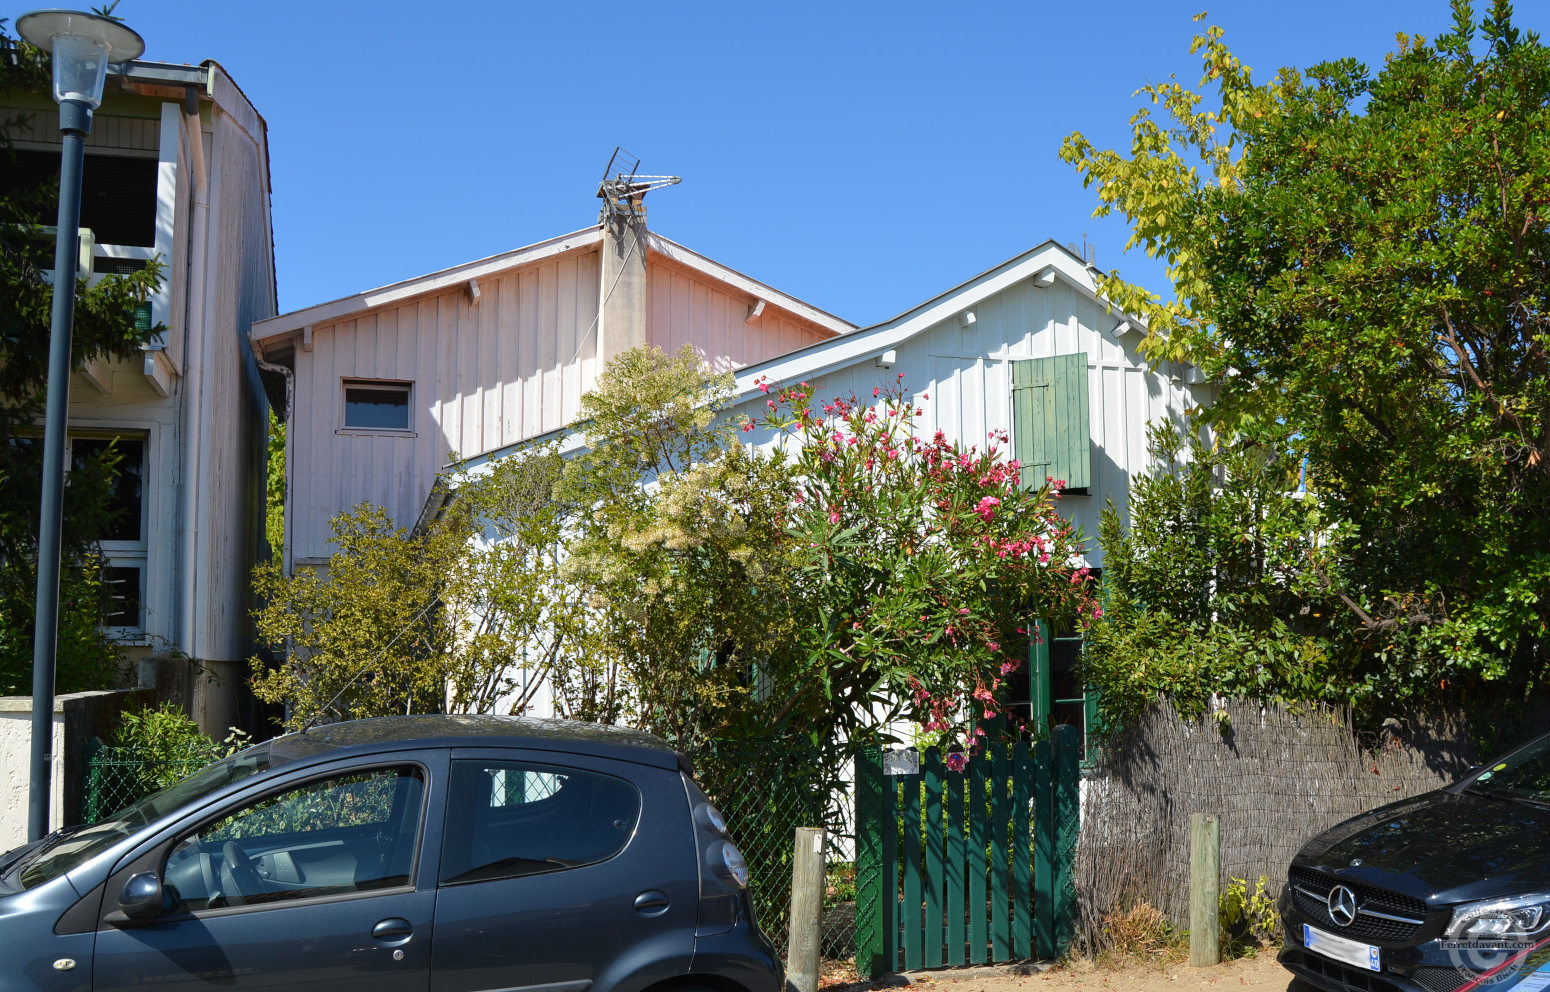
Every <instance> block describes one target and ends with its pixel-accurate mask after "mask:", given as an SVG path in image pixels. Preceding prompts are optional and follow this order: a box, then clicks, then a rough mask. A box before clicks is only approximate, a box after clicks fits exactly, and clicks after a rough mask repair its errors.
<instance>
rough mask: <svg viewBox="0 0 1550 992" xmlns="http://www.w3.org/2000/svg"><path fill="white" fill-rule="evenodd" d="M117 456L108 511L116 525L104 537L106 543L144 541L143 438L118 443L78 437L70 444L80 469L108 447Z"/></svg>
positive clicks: (118, 439) (110, 440)
mask: <svg viewBox="0 0 1550 992" xmlns="http://www.w3.org/2000/svg"><path fill="white" fill-rule="evenodd" d="M110 446H111V447H112V448H113V450H114V451H116V452H117V453H118V481H117V482H116V483H115V484H114V487H113V494H112V495H111V496H110V497H109V503H108V505H109V509H111V510H113V511H114V517H113V522H112V523H111V524H109V525H108V529H107V530H106V531H105V532H104V533H103V535H102V540H104V541H141V540H144V536H143V534H142V526H143V524H142V520H141V514H142V503H143V501H144V498H145V495H144V494H145V485H144V483H145V480H144V476H145V441H144V440H143V439H140V438H130V437H121V438H117V439H116V440H115V439H110V438H95V437H78V438H74V439H72V440H71V442H70V452H71V456H72V458H71V460H72V462H73V463H74V464H75V465H78V466H79V465H81V464H83V463H84V462H86V461H87V460H88V459H90V458H93V457H96V456H98V455H101V454H102V453H103V452H105V451H107V450H108V448H109V447H110Z"/></svg>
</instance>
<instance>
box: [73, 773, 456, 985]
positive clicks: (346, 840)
mask: <svg viewBox="0 0 1550 992" xmlns="http://www.w3.org/2000/svg"><path fill="white" fill-rule="evenodd" d="M426 778H427V776H426V770H425V768H424V767H423V766H422V765H421V764H419V763H414V762H398V763H393V764H387V765H382V764H378V765H376V766H374V767H367V768H359V767H356V768H349V769H345V770H336V771H334V772H333V773H329V774H323V775H320V776H316V777H312V778H310V779H308V780H305V781H301V782H292V783H290V784H288V785H286V786H284V787H281V788H278V789H276V790H273V791H270V792H267V793H264V794H262V795H260V796H258V797H257V798H250V799H248V800H246V801H243V802H239V803H235V804H233V805H231V806H228V807H227V808H225V809H223V810H222V811H220V812H218V813H216V814H215V815H214V816H213V817H211V818H207V819H204V820H203V821H202V822H201V823H200V824H198V825H197V826H195V827H193V828H191V829H183V830H181V831H179V832H177V833H174V834H172V835H171V836H170V837H169V839H168V840H167V842H166V843H163V844H161V845H159V846H158V847H157V848H155V849H154V850H153V851H152V852H151V854H150V855H148V856H145V857H140V858H137V859H135V861H134V862H133V863H131V864H128V865H126V866H124V867H123V868H122V869H121V870H120V871H119V872H117V873H116V874H115V876H114V877H113V878H112V879H110V881H109V883H108V890H107V891H108V898H107V899H106V900H105V905H104V907H103V912H104V915H103V920H102V924H101V925H100V926H99V928H98V933H97V945H96V954H95V956H94V966H93V979H94V982H93V985H94V988H95V989H96V990H98V992H109V990H117V989H131V988H134V989H144V988H156V989H163V990H177V989H193V988H199V989H208V988H211V987H221V986H233V985H234V986H238V987H241V988H244V989H279V988H286V989H298V988H324V987H326V988H327V989H329V990H330V992H423V990H424V989H425V988H426V987H427V984H428V982H429V969H430V927H431V917H432V912H433V910H434V901H435V892H434V889H433V888H432V886H431V885H430V884H429V880H428V879H427V882H426V884H425V886H424V888H423V890H421V889H417V888H416V885H415V881H416V874H417V868H418V861H419V860H420V859H419V848H420V843H421V839H422V836H423V833H424V824H425V820H426V817H425V807H426V801H425V800H426V784H427V782H426ZM158 864H159V865H160V874H161V877H162V881H163V889H164V891H165V892H166V893H167V895H168V898H169V901H170V908H169V909H168V910H167V911H166V912H164V913H163V914H162V915H161V916H159V917H158V918H156V919H155V920H154V921H151V922H149V923H145V924H140V925H135V924H133V923H131V922H130V921H128V920H126V919H125V918H124V916H123V914H122V913H121V912H118V911H117V907H116V894H117V892H119V891H120V889H121V888H122V886H123V884H124V882H125V881H127V879H128V877H129V876H130V875H133V874H136V873H138V872H142V871H144V870H146V869H147V868H148V867H150V868H155V866H156V865H158Z"/></svg>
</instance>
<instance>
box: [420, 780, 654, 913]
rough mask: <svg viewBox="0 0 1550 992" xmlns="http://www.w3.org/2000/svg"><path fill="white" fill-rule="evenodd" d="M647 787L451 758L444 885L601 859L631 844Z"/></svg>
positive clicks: (539, 870) (553, 868) (444, 847)
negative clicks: (641, 798)
mask: <svg viewBox="0 0 1550 992" xmlns="http://www.w3.org/2000/svg"><path fill="white" fill-rule="evenodd" d="M639 815H640V793H639V792H637V791H636V789H635V786H633V785H631V784H630V783H629V782H626V781H625V780H624V779H620V778H614V777H613V776H612V775H603V774H599V773H597V772H589V771H582V770H580V769H576V768H560V767H556V766H552V765H533V764H524V763H521V762H512V761H485V760H466V761H454V762H453V763H452V789H451V794H450V796H449V798H448V807H447V835H446V839H445V840H444V841H443V845H442V857H441V881H442V882H443V884H450V883H458V882H482V881H489V880H492V879H498V878H515V877H517V876H519V875H535V874H538V873H540V872H549V871H559V870H561V869H564V868H576V867H580V866H581V865H590V864H596V863H597V862H599V861H606V860H607V859H609V858H611V857H613V856H614V855H615V854H618V853H619V852H620V851H622V850H624V846H625V844H627V843H629V840H630V836H631V835H632V834H633V833H634V832H635V821H636V819H637V818H638V817H639Z"/></svg>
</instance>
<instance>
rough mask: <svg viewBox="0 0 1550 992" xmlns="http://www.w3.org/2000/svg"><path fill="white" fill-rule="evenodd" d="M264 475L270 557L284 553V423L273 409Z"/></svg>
mask: <svg viewBox="0 0 1550 992" xmlns="http://www.w3.org/2000/svg"><path fill="white" fill-rule="evenodd" d="M267 445H268V454H267V456H266V466H265V473H266V474H265V476H264V539H265V540H266V541H268V542H269V557H270V558H273V559H276V560H278V559H280V558H283V557H284V555H285V425H284V424H282V423H281V422H280V418H279V416H277V415H276V414H275V412H274V411H273V410H270V411H269V434H268V438H267Z"/></svg>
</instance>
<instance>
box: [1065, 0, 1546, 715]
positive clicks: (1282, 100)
mask: <svg viewBox="0 0 1550 992" xmlns="http://www.w3.org/2000/svg"><path fill="white" fill-rule="evenodd" d="M1453 15H1454V17H1453V25H1452V27H1451V29H1450V30H1449V31H1447V32H1446V33H1444V34H1442V35H1440V36H1439V37H1437V38H1436V39H1435V41H1434V42H1432V43H1427V42H1426V41H1425V40H1424V39H1423V38H1420V37H1413V36H1404V35H1401V36H1400V39H1399V45H1398V49H1397V50H1396V51H1395V52H1394V53H1393V54H1392V55H1390V56H1389V58H1388V59H1387V60H1386V62H1385V64H1384V66H1383V67H1382V69H1381V71H1379V72H1378V73H1377V74H1376V75H1373V74H1372V73H1371V72H1370V71H1369V70H1368V68H1367V67H1366V66H1363V65H1361V64H1359V63H1357V62H1356V61H1355V60H1352V59H1344V60H1337V61H1331V62H1326V63H1321V64H1319V65H1316V66H1313V67H1311V68H1309V69H1308V70H1307V71H1306V73H1298V72H1296V71H1294V70H1290V69H1283V70H1281V71H1280V73H1278V74H1277V75H1276V76H1275V77H1273V78H1272V79H1271V80H1270V81H1269V82H1268V83H1264V84H1257V83H1255V82H1254V81H1253V80H1252V78H1251V76H1250V72H1249V69H1248V68H1247V67H1245V66H1242V65H1241V63H1239V62H1238V60H1237V59H1236V58H1235V57H1234V56H1233V55H1232V54H1231V52H1230V51H1229V50H1228V49H1227V48H1226V47H1225V45H1224V44H1223V43H1222V41H1221V37H1222V32H1221V29H1220V28H1217V27H1211V28H1208V29H1207V30H1206V31H1205V32H1204V33H1203V34H1202V35H1201V36H1200V37H1198V38H1197V39H1196V41H1195V45H1194V46H1193V49H1192V50H1193V51H1196V52H1199V53H1201V55H1202V70H1203V71H1202V78H1201V83H1200V85H1201V86H1202V87H1206V86H1213V87H1214V88H1215V94H1216V99H1215V100H1214V101H1207V99H1206V97H1205V95H1204V94H1203V93H1196V92H1193V91H1191V90H1189V89H1187V88H1185V87H1183V86H1182V85H1180V84H1179V83H1177V82H1176V81H1170V82H1168V83H1164V84H1158V85H1155V86H1149V87H1146V88H1144V89H1143V90H1142V91H1141V93H1142V94H1143V95H1145V96H1146V97H1148V98H1149V99H1150V101H1151V103H1152V105H1153V106H1154V107H1155V106H1160V107H1162V108H1163V109H1164V110H1165V111H1166V113H1167V115H1168V118H1169V123H1168V124H1167V125H1166V126H1163V125H1159V123H1158V122H1157V121H1155V120H1154V119H1153V118H1152V117H1151V116H1150V111H1149V110H1148V109H1147V108H1143V109H1142V110H1141V111H1139V112H1138V113H1137V115H1136V117H1135V118H1133V119H1132V133H1133V144H1132V151H1131V154H1130V155H1129V156H1128V157H1127V156H1124V155H1121V154H1119V153H1116V152H1112V151H1109V152H1099V151H1095V150H1094V149H1093V148H1092V147H1091V145H1090V144H1088V143H1087V141H1086V140H1085V139H1083V138H1082V137H1081V136H1080V135H1073V136H1072V137H1071V138H1070V139H1068V140H1067V142H1066V144H1065V145H1064V147H1063V149H1062V154H1063V155H1064V156H1065V157H1066V158H1067V160H1068V161H1070V162H1072V163H1073V164H1074V165H1075V166H1076V167H1077V168H1078V169H1079V170H1080V171H1081V172H1083V174H1084V179H1085V181H1087V182H1088V183H1090V184H1096V186H1097V190H1098V197H1099V204H1100V205H1099V208H1098V212H1099V213H1100V214H1102V213H1107V212H1109V211H1111V210H1115V209H1117V210H1119V211H1121V212H1122V213H1123V214H1124V215H1125V216H1126V217H1127V218H1128V219H1129V221H1130V223H1131V227H1132V235H1133V236H1132V244H1135V245H1139V246H1140V247H1142V248H1143V249H1145V250H1146V251H1147V252H1148V253H1149V254H1151V255H1153V256H1154V257H1159V258H1162V259H1164V260H1165V261H1166V262H1167V263H1168V265H1169V272H1170V276H1171V277H1172V279H1173V281H1174V284H1175V294H1176V295H1175V297H1174V299H1173V300H1171V301H1167V302H1164V301H1162V300H1161V299H1160V298H1157V297H1152V296H1150V295H1149V294H1147V293H1145V292H1144V291H1143V290H1140V289H1139V288H1137V287H1133V286H1129V285H1127V284H1125V283H1124V282H1123V281H1122V280H1120V279H1118V278H1117V277H1116V278H1113V279H1108V280H1105V281H1104V283H1103V289H1104V291H1105V293H1107V294H1108V296H1109V297H1110V298H1111V299H1112V300H1113V301H1114V302H1115V303H1116V304H1117V305H1118V306H1120V307H1122V308H1123V309H1125V310H1127V311H1130V312H1132V313H1136V314H1138V315H1140V316H1141V317H1143V318H1144V319H1145V320H1146V321H1147V322H1148V324H1149V326H1150V328H1151V334H1150V336H1149V338H1148V340H1147V341H1146V342H1145V344H1144V345H1143V348H1144V349H1145V350H1146V351H1147V352H1148V353H1149V354H1151V355H1153V356H1156V357H1162V358H1169V359H1187V360H1190V361H1193V362H1196V363H1197V364H1200V365H1201V366H1202V367H1203V368H1204V369H1205V370H1206V371H1207V372H1208V373H1209V374H1211V375H1212V376H1213V377H1214V379H1215V381H1216V383H1217V384H1218V388H1219V393H1218V398H1217V400H1216V402H1215V404H1214V405H1213V408H1212V410H1211V413H1210V416H1211V418H1212V420H1213V422H1214V423H1215V425H1216V428H1217V430H1218V432H1219V433H1220V435H1221V436H1222V437H1224V438H1231V439H1233V442H1234V443H1235V444H1236V443H1246V444H1249V445H1252V446H1257V447H1258V448H1260V449H1263V450H1269V451H1278V452H1285V453H1286V454H1287V456H1288V461H1289V462H1290V463H1301V464H1305V465H1306V469H1307V489H1308V493H1309V499H1310V501H1312V502H1314V503H1316V504H1317V506H1318V512H1319V514H1320V522H1319V525H1318V529H1319V532H1320V535H1321V540H1320V541H1319V542H1318V543H1317V544H1315V545H1314V546H1312V547H1310V548H1309V549H1308V551H1307V554H1306V555H1305V557H1304V558H1303V559H1302V560H1300V561H1298V562H1297V563H1296V564H1295V566H1294V567H1292V568H1291V569H1289V571H1288V573H1287V574H1286V575H1284V576H1278V577H1276V579H1275V580H1274V583H1275V584H1278V585H1280V586H1283V587H1284V588H1285V589H1286V590H1287V591H1288V593H1289V594H1292V595H1295V596H1298V597H1301V598H1300V601H1298V602H1297V608H1296V609H1295V610H1293V611H1292V612H1290V613H1288V612H1286V610H1285V609H1284V608H1279V609H1278V610H1277V611H1276V614H1275V615H1276V620H1277V622H1279V623H1281V624H1283V625H1284V626H1285V627H1287V628H1288V630H1289V631H1291V632H1292V633H1293V634H1295V633H1297V631H1298V628H1299V625H1300V623H1301V621H1300V620H1299V619H1297V618H1303V617H1307V616H1308V615H1309V614H1311V613H1313V612H1322V610H1321V608H1322V607H1323V606H1325V605H1326V604H1328V603H1330V602H1331V601H1334V602H1336V603H1338V604H1339V605H1338V608H1335V609H1334V614H1328V613H1326V614H1325V616H1324V617H1323V619H1325V620H1326V621H1327V622H1326V623H1325V624H1324V625H1322V626H1323V630H1322V635H1323V636H1324V638H1325V652H1326V655H1327V656H1328V657H1330V658H1331V659H1332V660H1333V661H1335V663H1336V664H1337V665H1338V666H1340V668H1341V670H1343V672H1344V673H1345V676H1346V677H1347V678H1349V679H1350V680H1351V681H1353V682H1358V683H1364V684H1367V683H1371V682H1373V680H1376V682H1378V683H1381V684H1382V685H1383V686H1385V687H1386V689H1385V691H1392V692H1394V693H1396V694H1400V695H1412V696H1423V697H1424V696H1425V695H1427V694H1428V693H1430V694H1433V695H1437V696H1443V695H1444V694H1445V698H1448V699H1458V698H1460V694H1462V695H1463V698H1465V699H1466V700H1470V701H1473V702H1475V703H1476V704H1477V705H1481V706H1490V707H1499V706H1500V705H1501V704H1503V703H1506V704H1517V703H1521V702H1522V701H1523V700H1524V698H1525V696H1527V695H1530V694H1535V693H1540V692H1543V691H1545V689H1546V688H1547V687H1546V686H1545V685H1544V675H1543V673H1544V671H1545V670H1546V666H1545V660H1546V658H1545V653H1544V652H1545V647H1544V645H1545V644H1546V636H1547V634H1550V597H1546V596H1545V594H1544V591H1545V590H1546V589H1550V554H1547V551H1546V549H1547V548H1550V324H1547V318H1546V301H1545V288H1546V286H1550V225H1547V223H1546V216H1545V204H1546V202H1547V200H1550V154H1547V152H1550V138H1547V135H1550V52H1547V50H1546V49H1545V47H1544V46H1543V45H1542V44H1541V43H1540V41H1539V39H1538V38H1537V37H1536V36H1535V35H1533V34H1532V33H1528V32H1521V31H1519V30H1518V29H1517V28H1515V27H1514V26H1513V25H1512V12H1511V6H1510V4H1508V3H1506V2H1505V0H1495V2H1493V3H1492V4H1491V5H1490V8H1489V12H1488V13H1486V14H1485V16H1483V17H1481V18H1479V19H1478V20H1477V19H1476V15H1475V12H1474V10H1473V9H1472V8H1471V7H1470V5H1469V4H1467V3H1464V2H1455V3H1454V4H1453ZM1208 103H1210V104H1211V109H1209V110H1207V109H1202V107H1204V106H1206V105H1207V104H1208ZM1202 167H1203V168H1204V174H1203V172H1202ZM1290 605H1292V604H1291V603H1286V604H1282V606H1283V607H1285V606H1290ZM1305 611H1306V612H1305ZM1519 708H1520V707H1518V706H1516V705H1510V709H1512V710H1514V711H1515V710H1517V709H1519Z"/></svg>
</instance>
